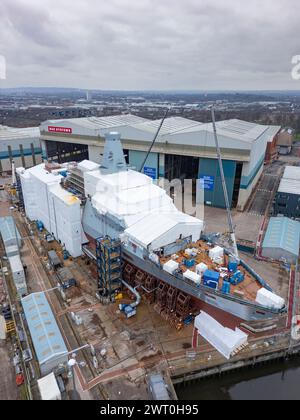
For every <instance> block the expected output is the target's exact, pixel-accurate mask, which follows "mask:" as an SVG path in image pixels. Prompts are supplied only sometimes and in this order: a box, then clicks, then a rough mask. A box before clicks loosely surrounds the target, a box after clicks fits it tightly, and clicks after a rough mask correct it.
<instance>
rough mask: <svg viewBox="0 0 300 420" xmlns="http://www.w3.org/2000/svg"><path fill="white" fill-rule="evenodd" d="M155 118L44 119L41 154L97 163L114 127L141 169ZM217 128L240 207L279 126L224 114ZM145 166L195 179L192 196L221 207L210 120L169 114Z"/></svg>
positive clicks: (234, 201)
mask: <svg viewBox="0 0 300 420" xmlns="http://www.w3.org/2000/svg"><path fill="white" fill-rule="evenodd" d="M159 124H160V120H156V121H150V120H146V119H143V118H140V117H136V116H133V115H120V116H113V117H101V118H79V119H69V120H50V121H46V122H44V123H43V124H42V125H41V127H40V130H41V145H42V150H43V157H44V159H47V160H49V161H56V162H58V163H62V162H68V161H78V162H79V161H82V160H84V159H89V160H91V161H94V162H96V163H101V159H102V154H103V147H104V137H105V134H106V133H107V132H108V131H117V132H119V133H120V134H121V138H122V145H123V149H124V151H125V155H126V158H127V163H129V164H130V165H131V166H132V167H133V168H135V169H136V170H140V168H141V166H142V163H143V160H144V159H145V157H146V153H147V152H148V150H149V147H150V145H151V143H152V141H153V138H154V135H155V133H156V131H157V129H158V127H159ZM217 129H218V137H219V142H220V146H221V149H222V157H223V165H224V171H225V176H226V182H227V188H228V193H229V199H230V202H231V205H232V207H233V208H238V209H239V210H243V209H244V207H245V205H246V203H247V201H248V199H249V197H250V195H251V193H252V191H253V189H254V188H255V186H256V184H257V182H258V180H259V178H260V176H261V173H262V171H263V165H264V161H265V157H266V149H267V144H268V143H270V142H273V139H274V137H275V136H276V135H277V134H278V132H279V131H280V127H274V126H264V125H258V124H253V123H249V122H245V121H240V120H228V121H220V122H218V123H217ZM143 171H144V173H145V174H146V175H148V176H150V177H151V178H153V179H157V178H165V179H168V180H169V181H171V180H174V179H181V180H183V179H191V180H194V193H195V195H196V197H200V196H202V195H203V194H199V195H198V193H199V190H204V200H205V203H206V204H207V205H211V206H214V207H225V202H224V195H223V189H222V183H221V177H220V172H219V167H218V160H217V154H216V147H215V141H214V135H213V127H212V124H202V123H200V122H197V121H193V120H189V119H185V118H181V117H170V118H167V119H166V121H165V123H164V125H163V128H162V130H161V132H160V135H159V137H158V139H157V141H156V143H155V145H154V147H153V149H152V153H151V154H150V155H149V158H148V160H147V162H146V164H145V166H144V169H143ZM197 180H200V182H196V181H197ZM202 192H203V191H202Z"/></svg>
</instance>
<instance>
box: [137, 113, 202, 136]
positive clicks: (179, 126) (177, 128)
mask: <svg viewBox="0 0 300 420" xmlns="http://www.w3.org/2000/svg"><path fill="white" fill-rule="evenodd" d="M160 123H161V120H154V121H149V120H147V121H146V122H143V123H140V124H136V125H134V126H132V128H135V129H137V130H141V131H146V132H149V133H153V134H155V133H156V132H157V129H158V127H159V125H160ZM202 125H203V124H202V123H201V122H198V121H193V120H189V119H187V118H182V117H170V118H166V119H165V122H164V124H163V126H162V129H161V131H160V136H164V135H167V134H168V135H171V134H176V133H180V132H185V131H186V130H189V129H191V128H194V127H198V128H199V127H200V126H202Z"/></svg>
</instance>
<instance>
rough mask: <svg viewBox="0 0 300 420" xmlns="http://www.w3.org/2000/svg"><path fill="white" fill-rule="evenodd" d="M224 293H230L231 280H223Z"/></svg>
mask: <svg viewBox="0 0 300 420" xmlns="http://www.w3.org/2000/svg"><path fill="white" fill-rule="evenodd" d="M222 293H224V294H225V295H230V283H229V281H225V280H224V281H223V286H222Z"/></svg>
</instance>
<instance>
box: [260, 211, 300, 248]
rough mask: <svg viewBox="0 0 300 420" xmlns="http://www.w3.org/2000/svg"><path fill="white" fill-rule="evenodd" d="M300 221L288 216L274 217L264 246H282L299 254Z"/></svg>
mask: <svg viewBox="0 0 300 420" xmlns="http://www.w3.org/2000/svg"><path fill="white" fill-rule="evenodd" d="M299 246H300V223H299V222H296V221H294V220H291V219H288V218H287V217H272V218H271V219H270V223H269V226H268V229H267V232H266V236H265V239H264V242H263V248H280V249H283V250H285V251H287V252H290V253H291V254H293V255H296V256H299Z"/></svg>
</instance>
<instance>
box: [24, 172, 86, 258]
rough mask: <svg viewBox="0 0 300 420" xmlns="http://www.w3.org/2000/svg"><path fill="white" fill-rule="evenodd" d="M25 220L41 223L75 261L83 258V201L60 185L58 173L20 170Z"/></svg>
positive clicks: (60, 178)
mask: <svg viewBox="0 0 300 420" xmlns="http://www.w3.org/2000/svg"><path fill="white" fill-rule="evenodd" d="M17 173H18V174H19V176H20V180H21V185H22V192H23V199H24V206H25V212H26V216H27V217H28V219H29V220H31V221H37V220H40V221H42V222H43V224H44V226H45V228H46V229H47V231H48V232H49V233H51V234H52V235H53V236H54V237H55V239H57V240H58V241H60V242H61V244H62V245H63V246H64V247H65V249H66V250H67V251H68V252H69V253H70V255H72V257H74V258H76V257H79V256H80V255H81V254H82V236H83V235H82V224H81V218H82V212H81V201H80V200H79V199H78V198H77V197H75V196H74V195H73V194H71V193H69V192H68V191H66V190H65V189H64V188H62V186H61V185H60V182H61V180H62V178H63V177H62V176H61V175H60V174H59V172H58V171H52V172H48V171H47V170H46V168H45V164H41V165H37V166H35V167H33V168H30V169H27V170H25V169H24V168H18V169H17Z"/></svg>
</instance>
